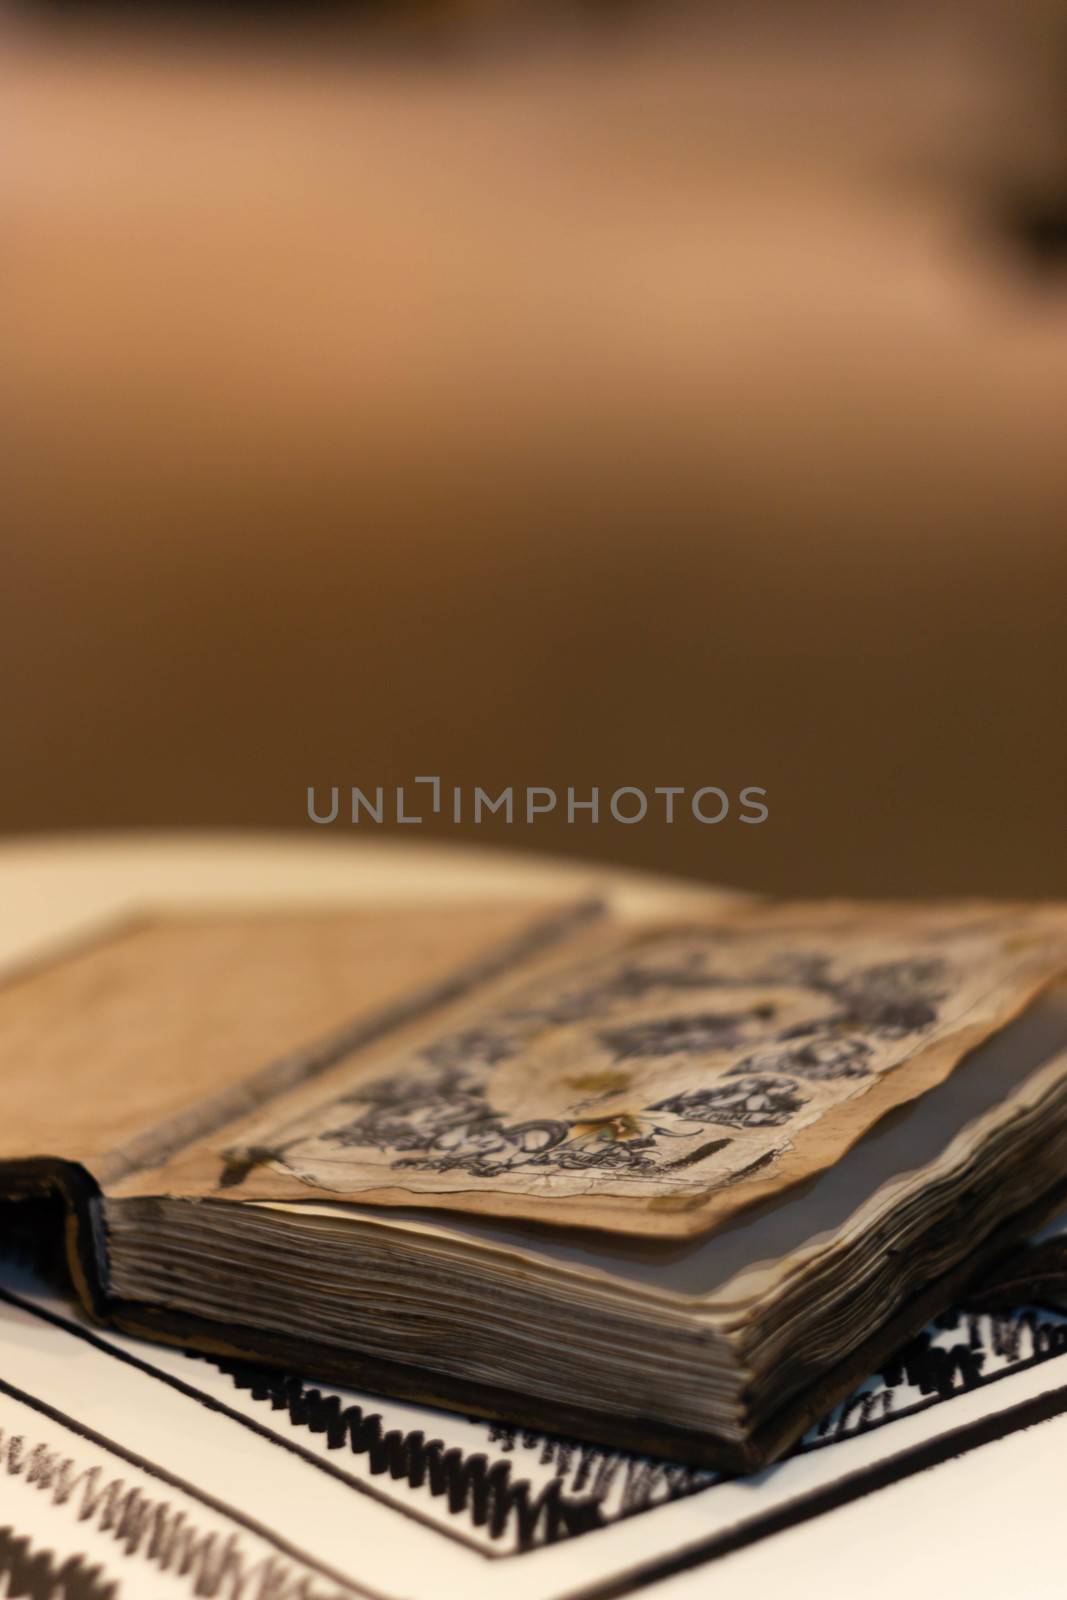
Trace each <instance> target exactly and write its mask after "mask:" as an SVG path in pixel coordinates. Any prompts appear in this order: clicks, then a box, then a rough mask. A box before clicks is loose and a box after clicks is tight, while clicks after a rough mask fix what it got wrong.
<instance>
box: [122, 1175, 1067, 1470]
mask: <svg viewBox="0 0 1067 1600" xmlns="http://www.w3.org/2000/svg"><path fill="white" fill-rule="evenodd" d="M1065 1205H1067V1179H1063V1180H1060V1181H1059V1182H1058V1183H1057V1184H1056V1185H1055V1186H1054V1187H1053V1188H1052V1189H1049V1190H1046V1191H1045V1193H1044V1194H1043V1195H1041V1196H1040V1197H1039V1198H1038V1199H1037V1200H1035V1201H1033V1202H1031V1204H1030V1205H1028V1206H1027V1207H1025V1208H1024V1209H1023V1210H1022V1211H1018V1212H1016V1213H1014V1214H1013V1215H1012V1216H1011V1217H1010V1218H1009V1219H1008V1220H1007V1221H1005V1222H1004V1223H1002V1224H1001V1225H1000V1226H999V1227H998V1228H997V1229H995V1230H994V1231H993V1232H992V1233H991V1234H989V1235H987V1237H986V1239H985V1240H984V1241H983V1242H982V1244H981V1245H980V1246H979V1247H978V1248H977V1249H976V1250H975V1251H972V1252H971V1253H970V1254H969V1255H968V1256H967V1257H965V1259H964V1260H963V1261H961V1262H959V1263H958V1264H957V1266H956V1267H954V1268H953V1269H952V1270H951V1271H950V1272H948V1273H945V1274H943V1275H942V1276H940V1277H938V1278H936V1279H934V1280H933V1281H932V1282H931V1283H929V1284H927V1285H926V1286H925V1287H924V1288H923V1289H921V1290H920V1291H919V1292H918V1293H917V1294H915V1295H912V1296H911V1297H910V1298H909V1299H908V1300H907V1301H906V1302H905V1303H904V1304H903V1305H902V1306H901V1307H899V1308H898V1310H897V1311H896V1312H895V1313H894V1314H893V1316H892V1317H891V1318H889V1319H888V1320H887V1321H886V1322H884V1323H883V1324H882V1325H881V1326H880V1327H879V1328H878V1329H876V1330H875V1332H874V1333H873V1334H872V1335H871V1336H870V1337H869V1338H868V1339H866V1340H864V1341H863V1342H862V1343H861V1344H859V1345H858V1346H856V1348H855V1349H854V1350H853V1351H851V1352H850V1354H849V1355H848V1356H847V1357H846V1358H845V1359H844V1360H843V1361H840V1362H837V1363H835V1365H834V1366H833V1367H832V1368H831V1369H830V1370H829V1371H828V1372H826V1373H824V1374H822V1375H821V1376H819V1377H817V1378H814V1379H813V1380H812V1381H811V1382H810V1383H809V1384H807V1385H805V1386H804V1388H803V1389H802V1390H801V1391H800V1392H799V1393H798V1394H795V1395H793V1396H791V1397H790V1399H789V1400H787V1401H786V1402H785V1403H784V1404H783V1405H782V1406H781V1407H779V1409H778V1410H777V1411H775V1412H774V1413H773V1414H772V1415H771V1416H770V1417H769V1418H768V1419H766V1420H765V1421H763V1422H762V1423H758V1424H756V1425H755V1426H754V1427H753V1429H752V1431H751V1432H750V1433H749V1434H748V1436H747V1437H746V1438H744V1439H742V1440H739V1441H728V1440H724V1439H721V1438H717V1437H715V1436H714V1435H712V1434H709V1433H707V1432H702V1431H700V1430H699V1429H696V1428H692V1429H690V1428H681V1427H678V1426H677V1425H675V1424H670V1423H661V1422H656V1421H655V1419H653V1418H651V1417H628V1418H620V1417H618V1416H612V1415H611V1414H609V1413H605V1412H603V1411H599V1410H593V1409H591V1408H589V1407H585V1406H582V1405H580V1404H577V1405H575V1404H572V1405H566V1406H561V1405H557V1404H550V1403H549V1402H547V1401H545V1400H543V1399H535V1398H531V1397H530V1396H529V1395H522V1394H520V1393H518V1392H516V1391H514V1390H509V1389H506V1388H503V1387H499V1386H496V1385H489V1384H482V1383H473V1382H468V1381H465V1380H462V1379H457V1378H450V1377H446V1376H445V1375H443V1374H439V1373H435V1372H432V1371H429V1370H428V1369H426V1368H422V1367H417V1366H413V1365H409V1364H408V1363H405V1362H399V1361H388V1360H383V1359H382V1358H380V1357H371V1356H360V1355H353V1354H346V1353H345V1351H344V1350H343V1349H341V1347H339V1346H336V1345H329V1344H324V1343H318V1342H315V1341H313V1340H311V1341H308V1340H304V1339H297V1338H295V1337H294V1336H292V1335H288V1334H279V1333H270V1332H265V1331H263V1330H260V1329H254V1328H249V1327H247V1326H244V1325H242V1324H240V1323H221V1322H212V1321H210V1320H209V1319H207V1318H205V1317H200V1316H195V1315H192V1314H189V1313H186V1312H180V1311H176V1310H173V1309H168V1308H165V1307H162V1306H159V1305H154V1304H151V1303H149V1302H145V1301H132V1300H118V1299H114V1300H110V1301H108V1302H107V1304H106V1320H108V1321H109V1322H111V1323H112V1324H113V1325H114V1326H115V1327H117V1328H118V1329H120V1330H121V1331H122V1332H123V1333H127V1334H131V1335H134V1336H135V1337H138V1338H147V1339H151V1340H153V1341H155V1342H157V1343H163V1344H168V1345H172V1346H177V1347H179V1348H186V1349H193V1350H197V1351H199V1352H200V1353H201V1354H203V1355H206V1356H208V1357H213V1358H217V1359H221V1360H229V1361H240V1362H245V1363H248V1364H250V1365H252V1366H258V1367H263V1368H274V1369H277V1370H281V1371H285V1372H288V1373H290V1374H293V1375H297V1376H299V1377H301V1378H306V1379H308V1380H311V1381H314V1380H316V1379H317V1380H319V1381H320V1382H323V1383H335V1384H337V1385H339V1386H342V1387H349V1388H355V1389H358V1390H359V1391H361V1392H365V1393H369V1394H372V1395H379V1396H383V1397H387V1398H392V1399H395V1400H400V1401H403V1402H405V1403H411V1404H415V1405H424V1406H433V1407H436V1408H439V1409H441V1410H445V1411H451V1412H457V1413H459V1414H461V1415H466V1416H475V1417H479V1418H483V1419H485V1420H487V1421H495V1422H503V1423H508V1424H512V1425H517V1426H520V1427H526V1428H531V1429H533V1430H535V1431H537V1432H539V1433H545V1432H547V1433H551V1434H554V1435H557V1436H559V1437H564V1438H575V1439H578V1440H583V1441H589V1442H592V1443H594V1444H600V1445H603V1446H606V1447H607V1448H610V1449H616V1450H625V1451H628V1452H632V1453H637V1454H641V1455H649V1456H656V1457H662V1458H665V1459H667V1460H669V1461H675V1462H680V1463H684V1464H685V1465H688V1466H695V1467H705V1468H710V1469H711V1470H713V1471H716V1472H722V1473H724V1474H727V1475H730V1476H743V1475H745V1474H748V1473H752V1472H756V1471H759V1470H761V1469H762V1468H764V1467H766V1466H769V1465H771V1464H772V1463H773V1462H775V1461H777V1460H779V1459H780V1458H781V1457H782V1456H784V1455H786V1454H787V1453H788V1452H789V1450H790V1449H791V1448H792V1447H793V1446H794V1445H795V1444H797V1442H798V1441H799V1440H800V1439H801V1438H802V1437H803V1435H804V1434H805V1433H806V1432H807V1431H808V1429H809V1428H810V1427H812V1426H813V1424H815V1423H816V1422H818V1421H819V1420H820V1419H821V1418H822V1417H824V1416H826V1415H828V1414H829V1412H830V1411H832V1409H833V1408H834V1406H836V1405H838V1404H839V1403H840V1402H841V1401H842V1400H845V1399H847V1398H848V1396H849V1395H850V1394H851V1393H852V1392H853V1390H854V1389H855V1388H856V1387H857V1385H858V1384H860V1383H862V1382H863V1381H864V1380H865V1379H866V1378H868V1377H870V1376H871V1374H872V1373H874V1372H876V1371H877V1370H878V1369H879V1367H880V1366H882V1365H883V1364H884V1363H885V1362H886V1361H888V1360H889V1359H890V1358H891V1357H892V1356H893V1355H894V1354H895V1353H896V1352H897V1351H898V1350H899V1349H900V1348H901V1347H902V1346H903V1345H904V1344H906V1343H907V1341H908V1340H909V1339H912V1338H914V1337H915V1336H916V1335H917V1334H918V1333H920V1332H921V1331H922V1329H923V1328H924V1327H925V1326H926V1324H927V1323H928V1322H929V1321H930V1320H931V1319H932V1318H933V1317H936V1316H937V1315H939V1314H940V1313H941V1312H942V1311H946V1310H948V1309H949V1308H950V1307H951V1306H952V1305H953V1304H956V1303H958V1302H960V1301H961V1300H962V1301H963V1302H964V1303H965V1304H968V1305H970V1304H974V1305H975V1306H976V1307H978V1308H980V1307H981V1306H983V1305H984V1304H985V1299H984V1296H985V1294H986V1286H987V1285H988V1284H990V1283H993V1282H996V1281H997V1280H998V1276H999V1275H1000V1274H1002V1273H1004V1272H1007V1271H1010V1270H1011V1267H1012V1264H1013V1263H1018V1262H1020V1261H1023V1262H1025V1260H1026V1259H1027V1256H1026V1252H1023V1253H1022V1254H1021V1255H1020V1253H1019V1252H1018V1245H1019V1241H1020V1239H1023V1238H1025V1237H1026V1235H1027V1234H1028V1233H1032V1232H1034V1231H1036V1230H1037V1229H1038V1228H1040V1227H1042V1226H1043V1225H1044V1224H1045V1223H1046V1222H1048V1221H1050V1220H1051V1219H1052V1218H1053V1217H1054V1216H1056V1215H1057V1213H1058V1212H1060V1211H1061V1210H1063V1208H1064V1206H1065ZM1062 1265H1063V1278H1062V1282H1063V1291H1064V1293H1065V1294H1067V1250H1065V1252H1064V1254H1063V1257H1062ZM1047 1280H1048V1274H1047V1273H1046V1287H1047ZM1028 1281H1029V1280H1028V1279H1027V1277H1026V1275H1025V1273H1022V1274H1020V1273H1018V1272H1016V1273H1015V1275H1014V1278H1013V1282H1015V1283H1016V1285H1017V1286H1019V1287H1020V1288H1022V1287H1023V1286H1024V1285H1026V1284H1027V1283H1028ZM1017 1303H1018V1302H1017Z"/></svg>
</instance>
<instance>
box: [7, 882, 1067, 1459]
mask: <svg viewBox="0 0 1067 1600" xmlns="http://www.w3.org/2000/svg"><path fill="white" fill-rule="evenodd" d="M1065 974H1067V912H1065V911H1064V910H1063V909H1061V908H1056V907H1047V906H1046V907H1042V906H1028V905H993V904H983V903H960V904H944V903H943V904H937V905H903V904H899V905H898V904H884V905H882V904H862V903H847V902H832V903H818V904H809V905H805V904H789V903H782V904H775V903H769V902H760V901H750V902H739V901H732V902H731V901H729V900H727V899H725V898H721V897H714V896H711V897H709V899H708V901H707V903H706V905H702V904H700V903H699V902H697V903H692V904H689V905H688V907H687V908H686V909H675V910H674V911H673V912H672V914H670V915H667V914H664V915H658V916H654V915H650V914H648V913H646V914H644V915H642V916H641V917H639V918H635V917H633V916H632V915H623V914H622V913H621V911H620V910H619V909H618V908H617V907H615V906H613V905H612V904H610V903H603V902H589V901H586V902H582V903H575V904H560V905H558V906H553V907H549V908H546V907H545V905H544V904H543V903H542V904H541V905H539V906H538V907H532V906H522V905H514V906H499V905H496V906H478V905H470V906H461V907H456V906H441V905H437V906H435V907H430V906H427V907H426V908H421V909H420V908H411V907H408V908H405V909H397V908H395V907H394V908H392V909H388V908H382V909H381V910H371V909H363V910H359V911H347V910H333V911H314V910H309V911H306V912H304V911H292V910H289V911H286V912H284V913H283V912H279V913H277V914H273V913H265V912H257V913H254V914H248V915H234V914H227V915H208V914H204V915H202V916H180V917H179V916H168V917H160V918H145V919H144V920H143V921H139V922H134V923H130V924H128V925H126V926H123V927H120V928H115V929H113V930H111V931H110V932H109V933H108V934H107V935H106V936H101V937H100V938H98V939H96V940H94V941H93V942H91V943H87V944H85V945H83V946H82V947H80V948H76V949H70V950H67V951H65V952H59V953H57V954H56V956H55V957H54V959H52V960H50V961H47V962H42V963H40V964H38V965H37V966H35V967H33V968H30V969H27V970H25V971H23V972H21V973H17V974H15V975H13V976H12V977H10V978H9V979H8V981H7V982H6V984H4V985H3V986H2V987H0V1052H2V1055H0V1059H2V1062H3V1073H4V1086H5V1088H4V1104H5V1116H4V1118H3V1120H2V1123H0V1190H2V1191H3V1192H4V1193H6V1194H7V1195H9V1196H12V1197H21V1198H23V1199H25V1198H27V1197H31V1196H38V1197H47V1196H48V1195H52V1196H56V1195H58V1196H60V1197H61V1199H62V1202H63V1212H64V1215H65V1224H64V1226H65V1237H66V1244H67V1250H68V1254H69V1260H70V1263H71V1268H72V1273H73V1277H74V1281H75V1283H76V1285H77V1289H78V1292H79V1293H80V1294H81V1296H82V1298H83V1300H84V1302H85V1304H86V1306H87V1307H88V1308H89V1309H90V1310H91V1312H92V1313H93V1315H95V1316H97V1317H99V1318H104V1319H108V1320H110V1321H112V1322H114V1323H116V1324H118V1325H119V1326H120V1327H123V1328H125V1329H127V1330H129V1331H133V1332H137V1333H140V1334H145V1335H147V1336H148V1337H151V1338H158V1339H163V1340H169V1341H171V1342H175V1343H181V1344H186V1345H189V1346H191V1347H194V1348H199V1349H202V1350H205V1351H215V1352H219V1351H226V1352H228V1353H233V1352H239V1353H240V1354H241V1355H243V1356H245V1357H247V1358H249V1359H254V1360H259V1361H263V1362H268V1363H269V1362H274V1363H284V1364H286V1365H289V1366H291V1367H295V1368H297V1369H298V1370H300V1371H302V1372H304V1373H306V1374H308V1375H311V1376H320V1377H322V1378H324V1379H332V1380H334V1381H342V1382H343V1381H350V1382H352V1383H355V1384H357V1385H359V1386H360V1387H362V1388H364V1389H377V1390H379V1391H380V1392H383V1393H390V1394H395V1395H398V1396H401V1397H410V1398H414V1399H419V1400H421V1401H426V1402H430V1403H434V1404H439V1405H442V1406H446V1407H452V1408H456V1409H462V1410H466V1411H477V1412H481V1413H483V1414H487V1415H492V1416H499V1417H502V1418H505V1419H507V1420H509V1421H514V1422H519V1423H529V1424H531V1425H536V1426H543V1427H549V1426H550V1427H551V1428H552V1429H553V1430H554V1431H555V1432H557V1433H558V1432H561V1431H569V1432H573V1433H575V1434H577V1435H579V1436H583V1437H588V1438H591V1439H597V1440H603V1441H606V1442H608V1443H618V1444H624V1445H626V1446H628V1447H630V1448H639V1449H643V1450H648V1451H652V1452H659V1453H664V1454H668V1455H671V1456H673V1457H676V1458H678V1459H684V1460H689V1461H696V1462H704V1463H708V1464H711V1465H715V1466H720V1467H726V1468H729V1469H735V1468H736V1469H741V1468H751V1467H752V1466H754V1465H756V1464H758V1463H760V1462H762V1461H765V1460H769V1459H771V1458H772V1457H773V1456H774V1455H775V1454H777V1453H780V1452H781V1451H782V1450H784V1449H785V1448H786V1447H787V1446H788V1445H789V1443H790V1442H791V1441H792V1440H793V1439H794V1438H795V1437H796V1436H797V1435H798V1434H799V1433H800V1432H801V1431H802V1429H803V1428H804V1427H805V1426H806V1425H807V1423H808V1422H809V1421H810V1420H812V1419H813V1417H814V1416H815V1415H816V1414H817V1413H818V1412H820V1411H821V1410H824V1409H826V1408H828V1407H829V1406H830V1405H832V1404H833V1403H834V1402H835V1401H836V1400H837V1399H838V1398H839V1397H840V1396H841V1395H842V1394H843V1393H845V1392H846V1391H847V1390H848V1388H849V1387H850V1385H851V1384H852V1383H854V1382H855V1381H856V1380H857V1378H860V1377H862V1376H864V1375H865V1374H866V1373H867V1372H868V1371H869V1370H871V1369H872V1368H873V1366H875V1365H876V1364H877V1361H878V1359H879V1358H880V1356H882V1355H883V1354H887V1353H888V1352H889V1351H890V1350H891V1349H892V1348H893V1347H894V1345H895V1344H896V1343H898V1342H899V1341H900V1340H901V1339H902V1338H903V1337H905V1336H907V1335H908V1334H909V1333H910V1332H911V1331H912V1330H914V1329H916V1328H918V1327H919V1326H920V1325H921V1324H922V1323H924V1322H925V1321H927V1320H928V1319H929V1317H930V1316H931V1315H932V1314H934V1313H935V1312H936V1311H938V1310H939V1309H940V1308H941V1307H942V1306H943V1305H945V1304H947V1303H948V1302H949V1301H950V1300H951V1299H952V1298H953V1297H954V1296H956V1295H958V1294H959V1293H960V1291H961V1289H962V1288H963V1287H964V1286H965V1285H966V1284H967V1283H968V1282H969V1281H970V1280H971V1279H972V1278H973V1277H974V1275H975V1274H976V1273H978V1272H979V1271H981V1270H983V1269H985V1268H988V1266H989V1265H990V1263H994V1262H996V1261H997V1260H998V1259H1000V1258H1001V1257H1002V1256H1003V1255H1004V1253H1005V1252H1006V1251H1007V1250H1008V1249H1009V1248H1010V1246H1011V1245H1012V1243H1013V1242H1014V1240H1015V1239H1016V1238H1017V1237H1019V1236H1021V1235H1022V1234H1023V1233H1024V1232H1026V1231H1030V1230H1032V1229H1033V1228H1034V1227H1035V1226H1036V1225H1039V1224H1040V1222H1041V1221H1042V1220H1043V1219H1044V1217H1045V1216H1046V1215H1049V1214H1051V1213H1052V1211H1053V1209H1054V1208H1055V1207H1056V1206H1057V1205H1060V1204H1062V1202H1063V1199H1064V1196H1065V1193H1067V987H1065V986H1064V981H1063V980H1064V977H1065ZM49 1215H50V1212H49V1208H48V1206H47V1204H45V1205H43V1206H42V1207H41V1209H40V1216H41V1218H42V1219H47V1217H48V1216H49ZM45 1225H46V1222H45V1221H44V1220H42V1223H41V1226H45Z"/></svg>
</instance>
